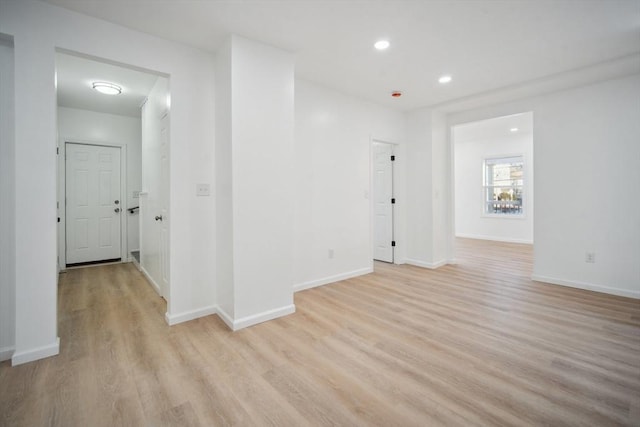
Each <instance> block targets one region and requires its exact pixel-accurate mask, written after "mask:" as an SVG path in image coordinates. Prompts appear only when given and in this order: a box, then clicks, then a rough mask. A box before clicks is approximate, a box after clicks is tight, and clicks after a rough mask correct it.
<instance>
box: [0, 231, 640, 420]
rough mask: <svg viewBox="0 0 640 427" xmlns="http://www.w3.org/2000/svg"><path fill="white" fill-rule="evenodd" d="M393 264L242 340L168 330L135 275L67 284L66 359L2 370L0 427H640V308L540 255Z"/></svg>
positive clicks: (62, 324) (92, 276) (203, 327)
mask: <svg viewBox="0 0 640 427" xmlns="http://www.w3.org/2000/svg"><path fill="white" fill-rule="evenodd" d="M458 245H459V250H458V261H459V263H458V264H457V265H454V266H446V267H442V268H440V269H438V270H425V269H420V268H416V267H411V266H394V265H389V264H384V263H376V266H375V270H376V271H375V273H373V274H370V275H366V276H362V277H359V278H355V279H351V280H347V281H343V282H339V283H336V284H332V285H327V286H323V287H320V288H315V289H311V290H307V291H303V292H299V293H297V294H296V295H295V303H296V308H297V312H296V313H295V314H293V315H291V316H287V317H285V318H281V319H277V320H274V321H271V322H268V323H264V324H260V325H256V326H254V327H251V328H248V329H245V330H242V331H239V332H236V333H231V332H230V331H229V330H228V329H227V328H226V326H225V325H224V324H223V323H222V322H221V321H220V320H219V319H218V318H217V317H216V316H209V317H206V318H202V319H198V320H195V321H192V322H188V323H185V324H180V325H176V326H173V327H168V326H167V325H166V324H165V322H164V312H165V304H164V301H163V300H162V299H160V298H159V297H158V296H157V294H156V293H155V292H154V291H153V290H152V289H151V287H150V286H149V285H148V284H147V283H146V282H145V280H144V278H143V277H142V276H141V274H140V273H139V272H138V271H137V270H135V268H134V267H133V266H132V265H131V264H120V265H109V266H101V267H93V268H84V269H77V270H71V271H69V272H68V273H66V274H63V275H61V280H60V288H59V335H60V338H61V353H60V355H59V356H57V357H53V358H49V359H45V360H41V361H38V362H34V363H30V364H26V365H22V366H17V367H13V368H12V367H10V366H9V364H8V362H4V363H2V364H0V425H3V426H5V425H6V426H45V425H57V426H116V425H131V426H145V425H148V426H161V425H180V426H188V425H203V426H213V425H243V426H260V425H277V426H305V425H339V426H352V425H354V426H355V425H384V426H428V425H434V426H436V425H460V426H473V425H550V426H562V425H583V426H610V425H635V426H638V425H640V302H639V301H638V300H632V299H626V298H621V297H615V296H608V295H603V294H598V293H593V292H587V291H581V290H576V289H570V288H563V287H559V286H553V285H546V284H542V283H537V282H532V281H531V280H530V279H529V278H528V277H529V276H530V274H531V247H530V246H526V245H514V244H502V243H487V242H482V241H473V240H464V239H460V240H459V241H458Z"/></svg>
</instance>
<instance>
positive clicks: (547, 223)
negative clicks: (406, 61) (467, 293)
mask: <svg viewBox="0 0 640 427" xmlns="http://www.w3.org/2000/svg"><path fill="white" fill-rule="evenodd" d="M521 111H533V114H534V132H533V134H534V138H535V140H534V191H535V210H534V221H535V224H534V242H535V247H534V257H535V261H534V278H535V279H536V280H541V281H546V282H550V283H557V284H563V285H568V286H575V287H580V288H586V289H593V290H598V291H602V292H609V293H614V294H619V295H626V296H632V297H635V298H640V263H639V262H638V260H639V259H640V222H639V221H638V218H640V197H638V195H639V192H638V188H637V187H638V183H640V168H638V165H639V164H640V144H639V143H638V141H640V120H638V117H640V74H634V75H632V76H628V77H624V78H619V79H615V80H608V81H604V82H600V83H596V84H592V85H588V86H583V87H579V88H575V89H571V90H566V91H560V92H556V93H553V94H548V95H544V96H540V97H536V98H528V99H523V100H520V101H516V102H511V103H506V104H499V105H494V106H491V107H486V108H479V109H475V110H470V111H466V112H461V113H457V114H452V115H451V116H450V117H449V123H450V124H451V125H455V124H459V123H465V122H471V121H475V120H482V119H487V118H490V117H497V116H504V115H508V114H513V113H518V112H521ZM587 251H589V252H594V253H595V259H596V262H595V263H593V264H588V263H585V252H587Z"/></svg>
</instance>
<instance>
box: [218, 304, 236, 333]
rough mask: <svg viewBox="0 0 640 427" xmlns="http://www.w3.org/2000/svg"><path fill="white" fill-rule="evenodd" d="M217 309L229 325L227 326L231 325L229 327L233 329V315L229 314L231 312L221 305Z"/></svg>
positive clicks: (221, 317)
mask: <svg viewBox="0 0 640 427" xmlns="http://www.w3.org/2000/svg"><path fill="white" fill-rule="evenodd" d="M216 309H217V311H218V317H219V318H220V319H221V320H222V321H223V322H224V323H225V324H226V325H227V327H229V329H231V330H232V331H233V319H232V318H231V316H229V314H228V313H227V312H226V311H224V310H223V309H222V308H221V307H220V306H217V307H216Z"/></svg>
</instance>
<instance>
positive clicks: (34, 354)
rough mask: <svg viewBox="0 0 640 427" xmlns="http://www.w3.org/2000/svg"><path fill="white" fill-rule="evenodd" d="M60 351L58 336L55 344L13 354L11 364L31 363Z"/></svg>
mask: <svg viewBox="0 0 640 427" xmlns="http://www.w3.org/2000/svg"><path fill="white" fill-rule="evenodd" d="M58 353H60V337H58V338H56V342H54V343H53V344H49V345H45V346H42V347H37V348H34V349H31V350H25V351H21V352H16V353H13V356H12V357H11V366H17V365H22V364H23V363H29V362H33V361H35V360H40V359H44V358H45V357H50V356H55V355H56V354H58Z"/></svg>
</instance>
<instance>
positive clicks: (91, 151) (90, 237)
mask: <svg viewBox="0 0 640 427" xmlns="http://www.w3.org/2000/svg"><path fill="white" fill-rule="evenodd" d="M66 203H67V205H66V245H67V265H69V264H79V263H86V262H95V261H105V260H119V259H120V258H121V256H122V255H121V253H120V239H121V235H120V228H121V220H120V218H121V216H122V209H123V205H122V198H121V194H120V148H119V147H106V146H100V145H87V144H73V143H67V144H66Z"/></svg>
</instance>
